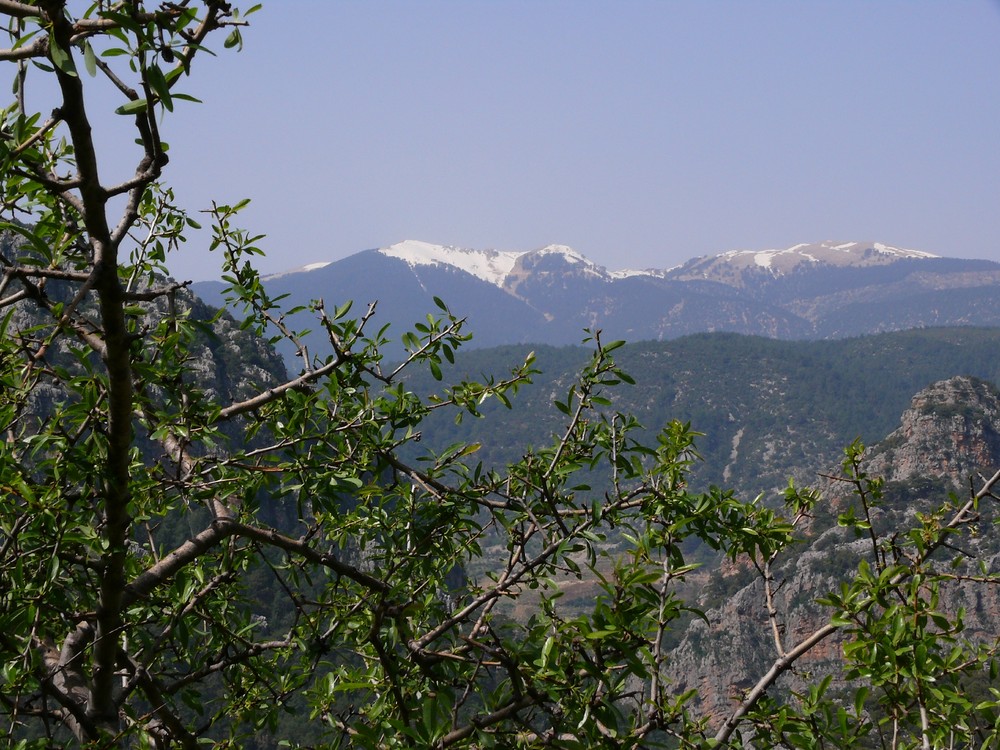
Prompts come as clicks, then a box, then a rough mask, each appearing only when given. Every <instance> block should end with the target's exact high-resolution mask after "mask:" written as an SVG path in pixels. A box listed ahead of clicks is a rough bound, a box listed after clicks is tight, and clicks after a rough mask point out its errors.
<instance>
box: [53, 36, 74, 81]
mask: <svg viewBox="0 0 1000 750" xmlns="http://www.w3.org/2000/svg"><path fill="white" fill-rule="evenodd" d="M49 57H50V58H51V60H52V64H53V65H55V66H56V67H57V68H58V69H59V70H61V71H62V72H63V73H65V74H66V75H71V76H75V75H76V65H75V64H74V63H73V58H72V57H71V56H70V54H69V52H68V51H66V50H64V49H63V48H62V47H60V46H59V45H58V44H57V43H56V40H55V37H54V36H52V35H51V34H50V35H49Z"/></svg>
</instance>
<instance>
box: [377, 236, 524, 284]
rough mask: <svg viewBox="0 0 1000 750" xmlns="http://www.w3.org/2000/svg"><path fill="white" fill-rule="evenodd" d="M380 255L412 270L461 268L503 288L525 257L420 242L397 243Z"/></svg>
mask: <svg viewBox="0 0 1000 750" xmlns="http://www.w3.org/2000/svg"><path fill="white" fill-rule="evenodd" d="M379 252H380V253H382V254H383V255H387V256H389V257H390V258H398V259H399V260H402V261H405V262H406V263H408V264H409V265H410V267H411V268H414V267H416V266H451V267H453V268H458V269H459V270H462V271H465V272H466V273H469V274H472V275H473V276H475V277H477V278H480V279H482V280H483V281H487V282H489V283H490V284H493V285H495V286H501V285H502V284H503V280H504V279H505V278H506V277H507V274H509V273H510V271H511V269H512V268H513V267H514V263H515V261H516V260H517V258H518V257H519V256H521V255H523V253H519V252H506V251H500V250H469V249H466V248H460V247H454V246H452V245H434V244H431V243H430V242H421V241H419V240H404V241H403V242H397V243H396V244H395V245H390V246H389V247H384V248H381V249H380V250H379Z"/></svg>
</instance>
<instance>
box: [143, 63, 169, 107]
mask: <svg viewBox="0 0 1000 750" xmlns="http://www.w3.org/2000/svg"><path fill="white" fill-rule="evenodd" d="M146 82H147V83H148V84H149V87H150V88H151V89H152V90H153V93H155V94H156V95H157V96H158V97H160V101H161V102H163V106H164V107H166V108H167V110H168V111H170V112H172V111H173V109H174V102H173V99H172V98H171V96H170V84H168V83H167V79H166V78H164V76H163V71H162V70H160V68H159V66H158V65H150V66H149V67H148V68H146Z"/></svg>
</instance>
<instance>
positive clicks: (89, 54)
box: [83, 41, 97, 78]
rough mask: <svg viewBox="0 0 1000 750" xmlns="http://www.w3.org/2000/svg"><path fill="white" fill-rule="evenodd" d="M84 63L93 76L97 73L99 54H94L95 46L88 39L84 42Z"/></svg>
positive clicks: (89, 73)
mask: <svg viewBox="0 0 1000 750" xmlns="http://www.w3.org/2000/svg"><path fill="white" fill-rule="evenodd" d="M83 65H84V67H85V68H86V69H87V73H88V75H90V77H91V78H93V77H94V76H96V75H97V56H96V55H95V54H94V48H93V47H92V46H90V42H87V41H84V43H83Z"/></svg>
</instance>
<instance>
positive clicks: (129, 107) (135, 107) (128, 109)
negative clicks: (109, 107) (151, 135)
mask: <svg viewBox="0 0 1000 750" xmlns="http://www.w3.org/2000/svg"><path fill="white" fill-rule="evenodd" d="M148 106H149V102H147V101H146V100H145V99H133V100H132V101H130V102H126V103H125V104H123V105H122V106H120V107H119V108H118V109H116V110H115V114H118V115H138V114H141V113H142V112H145V111H146V107H148Z"/></svg>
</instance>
